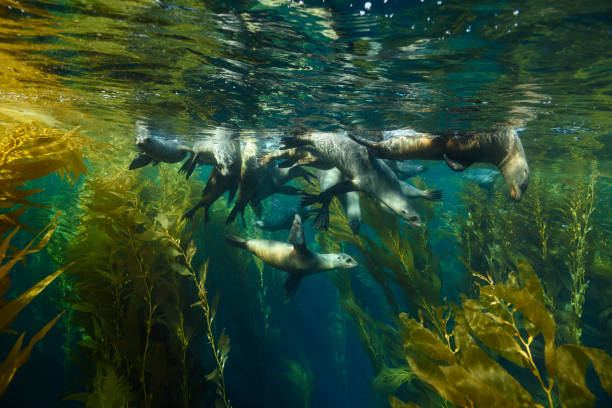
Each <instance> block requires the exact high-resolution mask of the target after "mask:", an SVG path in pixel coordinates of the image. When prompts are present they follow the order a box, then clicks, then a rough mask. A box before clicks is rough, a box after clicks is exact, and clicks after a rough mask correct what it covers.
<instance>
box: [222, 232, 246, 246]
mask: <svg viewBox="0 0 612 408" xmlns="http://www.w3.org/2000/svg"><path fill="white" fill-rule="evenodd" d="M225 241H226V242H227V243H228V244H230V245H231V246H233V247H235V248H240V249H246V243H247V240H246V239H244V238H240V237H237V236H235V235H227V236H226V237H225Z"/></svg>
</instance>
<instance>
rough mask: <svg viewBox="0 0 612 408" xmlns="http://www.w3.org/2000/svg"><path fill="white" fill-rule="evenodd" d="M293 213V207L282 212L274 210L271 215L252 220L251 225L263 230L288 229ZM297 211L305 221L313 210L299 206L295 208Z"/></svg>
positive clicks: (291, 222)
mask: <svg viewBox="0 0 612 408" xmlns="http://www.w3.org/2000/svg"><path fill="white" fill-rule="evenodd" d="M295 213H296V210H295V209H290V210H289V211H284V212H279V211H275V212H274V215H273V216H271V217H267V218H265V219H263V218H262V219H259V220H256V221H255V222H253V225H254V226H255V227H257V228H259V229H262V230H264V231H278V230H288V229H290V228H291V225H292V224H293V218H294V215H295ZM297 213H298V214H299V215H300V218H301V219H302V220H303V221H304V222H306V220H307V219H308V218H310V217H311V216H312V215H313V214H314V211H313V210H311V209H309V208H300V209H299V210H297Z"/></svg>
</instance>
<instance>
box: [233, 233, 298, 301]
mask: <svg viewBox="0 0 612 408" xmlns="http://www.w3.org/2000/svg"><path fill="white" fill-rule="evenodd" d="M225 241H226V242H227V243H228V244H230V245H231V246H233V247H236V248H240V249H246V242H247V240H246V239H244V238H240V237H237V236H235V235H228V236H226V237H225ZM298 284H299V282H298ZM296 289H297V287H296Z"/></svg>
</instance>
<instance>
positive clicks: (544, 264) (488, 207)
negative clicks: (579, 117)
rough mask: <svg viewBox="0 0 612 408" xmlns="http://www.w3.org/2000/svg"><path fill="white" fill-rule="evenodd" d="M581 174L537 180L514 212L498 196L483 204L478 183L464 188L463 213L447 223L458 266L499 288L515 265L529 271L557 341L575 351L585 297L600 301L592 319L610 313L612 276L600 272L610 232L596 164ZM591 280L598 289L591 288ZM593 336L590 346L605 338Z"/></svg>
mask: <svg viewBox="0 0 612 408" xmlns="http://www.w3.org/2000/svg"><path fill="white" fill-rule="evenodd" d="M585 170H586V171H585ZM580 171H581V173H580V175H578V176H576V174H572V175H571V176H570V175H568V174H565V172H559V173H558V174H556V175H550V174H548V172H547V174H546V176H545V175H543V174H542V173H539V172H534V175H533V177H532V182H531V184H530V187H529V191H528V193H527V194H526V196H525V199H524V200H523V202H521V203H519V204H515V203H510V202H508V200H506V199H505V198H504V197H503V196H502V194H501V193H500V192H499V191H498V190H495V191H494V192H493V193H492V197H490V198H488V197H487V192H486V191H485V190H483V189H481V188H480V187H478V186H477V185H476V184H475V183H466V184H465V186H464V190H463V192H462V193H461V194H460V197H461V199H462V201H463V204H464V205H465V209H466V211H465V213H462V212H460V213H459V215H458V216H454V217H452V220H450V219H449V220H450V224H451V225H452V226H453V228H454V230H455V236H456V238H457V243H458V248H459V250H460V252H461V255H462V257H463V260H464V261H465V262H466V264H468V265H470V267H471V268H473V269H474V270H477V271H486V273H487V274H490V275H491V276H492V277H493V279H494V280H495V281H500V280H504V279H505V278H506V277H507V274H508V272H509V271H510V270H511V269H512V265H513V264H514V263H515V260H516V259H519V258H522V259H526V260H528V262H529V263H530V264H532V265H534V268H535V270H536V271H538V275H539V277H540V278H541V280H542V285H543V288H544V300H545V303H546V305H547V306H548V307H549V308H550V309H551V310H552V312H553V313H554V314H555V316H556V318H557V319H559V327H558V329H559V334H558V335H559V336H561V337H562V338H563V339H564V340H565V341H567V342H573V343H576V344H580V343H581V341H582V340H581V336H582V330H583V329H582V325H583V321H584V319H583V308H584V304H585V301H586V299H587V297H588V293H587V291H589V290H594V291H595V292H596V293H599V294H600V295H601V296H599V297H600V298H601V299H603V300H604V301H603V302H597V303H598V304H596V305H593V306H594V308H593V309H592V311H591V313H593V314H594V315H597V314H601V313H603V312H604V311H605V310H607V309H609V308H610V307H612V305H611V304H610V303H609V302H608V301H606V299H609V297H607V296H605V295H604V294H603V293H602V292H601V291H602V290H604V289H602V288H605V287H606V286H609V284H610V282H611V279H612V276H611V274H610V272H609V270H608V271H607V272H606V271H605V268H597V265H605V264H609V263H610V261H611V260H612V251H610V248H609V247H608V246H607V245H606V239H605V238H604V237H605V236H606V235H607V234H609V233H610V232H611V231H610V230H609V229H610V227H609V225H608V224H607V223H606V222H605V217H606V215H605V214H606V211H605V207H604V202H605V200H601V202H600V201H598V188H599V187H598V183H597V181H598V174H599V172H598V170H597V163H596V162H591V163H590V164H589V163H588V162H584V161H583V162H582V167H581V170H580ZM544 177H546V178H547V181H546V182H544ZM464 214H465V215H464ZM595 270H599V273H598V274H595V273H593V272H592V271H595ZM591 279H596V280H597V281H599V282H600V285H596V286H593V285H589V281H590V280H591ZM593 320H595V319H593ZM602 326H604V327H605V326H608V325H607V324H606V323H605V322H602ZM597 330H600V329H596V328H595V327H590V328H589V333H590V335H591V338H593V337H595V338H597V337H599V338H604V337H605V336H600V335H597V334H595V332H596V331H597Z"/></svg>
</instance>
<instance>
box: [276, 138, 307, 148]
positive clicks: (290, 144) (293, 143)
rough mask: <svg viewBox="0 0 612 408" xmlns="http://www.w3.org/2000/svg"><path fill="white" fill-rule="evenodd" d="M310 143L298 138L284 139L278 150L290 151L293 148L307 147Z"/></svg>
mask: <svg viewBox="0 0 612 408" xmlns="http://www.w3.org/2000/svg"><path fill="white" fill-rule="evenodd" d="M309 145H310V141H309V140H308V139H303V138H300V137H285V138H283V140H281V146H280V150H287V149H292V148H294V147H304V146H309Z"/></svg>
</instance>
